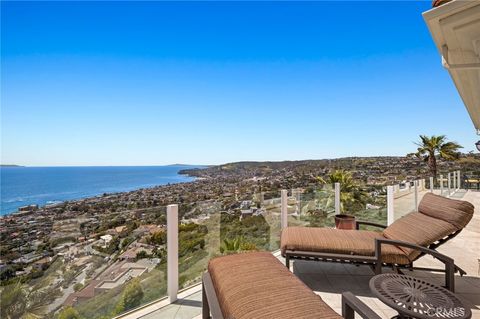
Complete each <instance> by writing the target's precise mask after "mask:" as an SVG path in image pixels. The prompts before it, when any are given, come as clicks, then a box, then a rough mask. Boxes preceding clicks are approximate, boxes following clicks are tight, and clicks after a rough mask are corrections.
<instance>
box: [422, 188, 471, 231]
mask: <svg viewBox="0 0 480 319" xmlns="http://www.w3.org/2000/svg"><path fill="white" fill-rule="evenodd" d="M418 211H419V212H420V213H422V214H425V215H427V216H430V217H433V218H437V219H441V220H443V221H446V222H448V223H450V224H452V225H453V226H455V227H456V228H457V230H459V229H462V228H464V227H465V226H466V225H467V224H468V222H469V221H470V220H471V219H472V217H473V212H474V206H473V205H472V204H471V203H469V202H466V201H463V200H456V199H451V198H445V197H442V196H439V195H434V194H431V193H427V194H425V196H423V198H422V200H421V201H420V204H419V205H418Z"/></svg>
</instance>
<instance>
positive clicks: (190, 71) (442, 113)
mask: <svg viewBox="0 0 480 319" xmlns="http://www.w3.org/2000/svg"><path fill="white" fill-rule="evenodd" d="M1 6H2V7H1V9H2V12H1V18H2V19H1V20H2V21H1V27H2V28H1V49H2V51H1V62H2V68H1V76H2V83H1V104H2V107H1V112H2V113H1V126H2V128H1V135H2V137H1V138H2V155H1V160H2V163H5V164H6V163H13V164H21V165H38V166H44V165H47V166H49V165H53V166H55V165H161V164H170V163H193V164H218V163H225V162H233V161H241V160H296V159H319V158H335V157H343V156H373V155H405V154H406V153H408V152H411V151H413V150H414V145H413V141H415V140H417V138H418V135H419V134H429V135H430V134H446V135H447V136H448V137H449V138H450V139H451V140H455V141H457V142H459V143H460V144H462V145H463V146H465V149H464V151H470V150H473V149H474V142H475V141H476V135H475V131H474V128H473V125H472V123H471V121H470V118H469V117H468V114H467V112H466V110H465V107H464V105H463V103H462V101H461V99H460V97H459V95H458V93H457V91H456V89H455V87H454V85H453V83H452V81H451V79H450V78H449V76H448V73H447V72H446V71H445V70H444V69H443V68H442V67H441V63H440V56H439V54H438V52H437V51H436V48H435V46H434V44H433V41H432V39H431V37H430V34H429V32H428V29H427V27H426V25H425V23H424V21H423V19H422V16H421V13H422V12H424V11H426V10H428V9H429V8H430V1H425V2H309V3H286V2H281V3H254V2H242V3H239V2H226V3H219V2H208V3H200V2H194V3H185V2H182V3H178V2H176V3H165V2H140V3H138V2H137V3H130V2H83V3H75V2H50V3H47V2H31V3H29V2H4V1H2V4H1Z"/></svg>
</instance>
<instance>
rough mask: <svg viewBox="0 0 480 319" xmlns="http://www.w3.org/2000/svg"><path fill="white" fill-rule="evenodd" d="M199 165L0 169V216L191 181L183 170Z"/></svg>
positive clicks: (19, 167) (13, 167) (20, 167)
mask: <svg viewBox="0 0 480 319" xmlns="http://www.w3.org/2000/svg"><path fill="white" fill-rule="evenodd" d="M197 167H198V168H200V167H203V166H199V165H183V164H179V165H166V166H56V167H54V166H49V167H30V166H2V167H1V168H0V184H1V188H0V197H1V201H0V206H1V210H0V215H2V216H3V215H8V214H10V213H14V212H16V211H17V210H18V208H19V207H22V206H26V205H32V204H35V205H39V206H44V205H47V204H53V203H59V202H64V201H69V200H78V199H82V198H88V197H94V196H98V195H102V194H104V193H119V192H128V191H133V190H136V189H141V188H149V187H155V186H161V185H167V184H174V183H184V182H191V181H193V180H195V178H193V177H189V176H186V175H181V174H179V173H178V172H179V171H180V170H182V169H188V168H197Z"/></svg>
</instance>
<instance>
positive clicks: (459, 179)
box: [457, 171, 462, 189]
mask: <svg viewBox="0 0 480 319" xmlns="http://www.w3.org/2000/svg"><path fill="white" fill-rule="evenodd" d="M457 178H458V182H457V186H458V189H462V178H461V177H460V171H457Z"/></svg>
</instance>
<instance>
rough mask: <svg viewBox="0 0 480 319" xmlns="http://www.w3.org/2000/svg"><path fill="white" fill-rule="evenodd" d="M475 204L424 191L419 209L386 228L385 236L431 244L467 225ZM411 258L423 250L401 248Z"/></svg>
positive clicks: (423, 244)
mask: <svg viewBox="0 0 480 319" xmlns="http://www.w3.org/2000/svg"><path fill="white" fill-rule="evenodd" d="M473 211H474V207H473V205H472V204H470V203H469V202H465V201H460V200H454V199H449V198H445V197H442V196H438V195H434V194H431V193H427V194H425V196H424V197H423V199H422V200H421V202H420V204H419V207H418V212H412V213H409V214H407V215H405V216H404V217H402V218H399V219H397V220H396V221H395V222H394V223H393V224H391V225H390V226H388V227H387V228H386V229H385V230H384V231H383V236H385V237H386V238H389V239H396V240H401V241H406V242H409V243H413V244H417V245H420V246H424V247H428V246H429V245H431V244H433V243H435V242H436V241H438V240H440V239H442V238H445V237H447V236H448V235H450V234H453V233H454V232H456V231H458V230H461V229H462V228H464V227H465V226H466V225H467V224H468V222H469V221H470V220H471V219H472V216H473ZM400 248H401V249H402V250H403V251H404V252H405V253H406V254H407V255H408V256H409V258H410V259H411V260H412V259H414V258H415V257H416V256H418V255H419V254H420V253H418V252H417V251H414V250H412V249H409V248H404V247H400Z"/></svg>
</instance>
